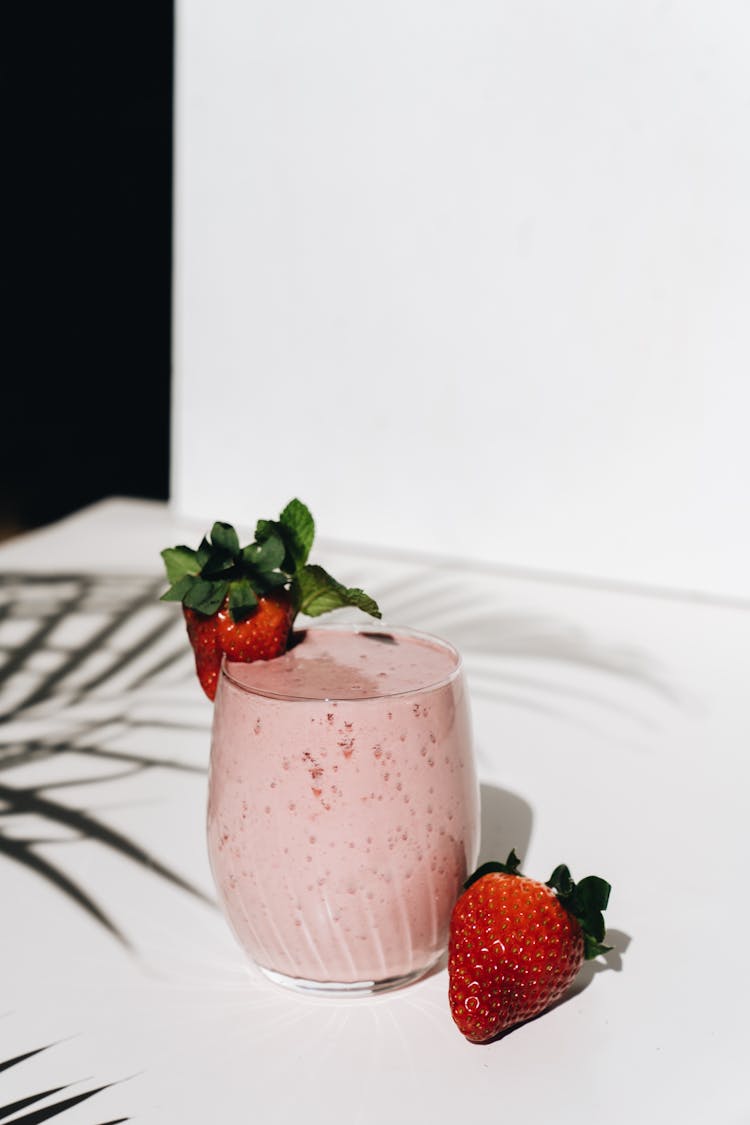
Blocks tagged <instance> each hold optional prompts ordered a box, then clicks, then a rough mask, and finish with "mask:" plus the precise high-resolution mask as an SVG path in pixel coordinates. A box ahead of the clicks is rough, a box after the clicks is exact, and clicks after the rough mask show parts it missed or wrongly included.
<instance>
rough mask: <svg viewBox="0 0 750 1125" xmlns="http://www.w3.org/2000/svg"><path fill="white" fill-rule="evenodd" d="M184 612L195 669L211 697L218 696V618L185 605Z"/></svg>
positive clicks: (219, 659)
mask: <svg viewBox="0 0 750 1125" xmlns="http://www.w3.org/2000/svg"><path fill="white" fill-rule="evenodd" d="M182 612H183V613H184V615H185V621H186V622H187V633H188V637H189V639H190V644H191V645H192V646H193V652H194V653H195V670H196V672H197V673H198V679H199V680H200V682H201V687H202V688H203V690H204V691H205V693H206V695H207V696H208V698H209V699H211V700H213V699H214V697H215V696H216V688H217V686H218V683H219V671H220V670H221V649H220V648H219V643H218V635H217V632H216V619H215V617H209V616H208V615H207V614H205V613H198V611H197V610H195V609H190V608H189V607H188V606H186V605H184V606H183V607H182Z"/></svg>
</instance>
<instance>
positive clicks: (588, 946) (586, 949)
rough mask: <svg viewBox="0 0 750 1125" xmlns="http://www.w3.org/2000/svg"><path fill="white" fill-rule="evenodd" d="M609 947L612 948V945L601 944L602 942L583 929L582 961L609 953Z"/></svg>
mask: <svg viewBox="0 0 750 1125" xmlns="http://www.w3.org/2000/svg"><path fill="white" fill-rule="evenodd" d="M611 949H614V946H613V945H602V943H601V942H600V941H597V940H596V939H595V938H593V937H592V936H591V934H587V933H586V931H585V930H584V933H583V959H584V961H593V960H594V958H595V957H601V956H602V954H604V953H609V951H610V950H611Z"/></svg>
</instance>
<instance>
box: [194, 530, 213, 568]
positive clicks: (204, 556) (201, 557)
mask: <svg viewBox="0 0 750 1125" xmlns="http://www.w3.org/2000/svg"><path fill="white" fill-rule="evenodd" d="M196 556H197V559H198V562H199V563H200V566H201V569H203V567H204V566H205V564H206V563H207V562H208V560H209V558H210V557H211V544H210V543H209V541H208V539H207V538H206V536H205V535H204V536H203V538H202V539H201V542H200V547H199V548H198V550H197V551H196Z"/></svg>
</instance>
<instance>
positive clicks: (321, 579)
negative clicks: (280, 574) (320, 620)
mask: <svg viewBox="0 0 750 1125" xmlns="http://www.w3.org/2000/svg"><path fill="white" fill-rule="evenodd" d="M294 593H295V596H296V602H297V607H298V609H299V611H300V612H301V613H304V614H306V616H307V617H319V616H320V615H321V613H328V612H329V611H330V610H333V609H341V608H342V607H343V606H356V607H357V609H361V610H364V612H365V613H369V614H370V616H371V617H381V616H382V614H381V612H380V610H379V609H378V605H377V602H375V601H374V600H373V599H372V598H371V597H369V595H368V594H365V592H364V591H363V590H359V589H357V588H356V587H347V586H343V585H342V584H341V583H340V582H337V581H336V579H335V578H332V577H331V575H330V574H329V573H328V572H327V571H326V570H324V569H323V567H322V566H305V567H303V568H302V569H301V570H300V571H299V572H298V573H297V575H296V576H295V579H294Z"/></svg>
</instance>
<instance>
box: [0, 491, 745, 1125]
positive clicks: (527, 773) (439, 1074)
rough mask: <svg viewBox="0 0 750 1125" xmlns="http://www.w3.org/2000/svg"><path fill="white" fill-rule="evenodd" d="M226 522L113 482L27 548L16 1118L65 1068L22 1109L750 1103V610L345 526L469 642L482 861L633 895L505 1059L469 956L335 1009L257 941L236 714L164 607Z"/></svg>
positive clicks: (12, 688) (11, 859)
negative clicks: (213, 868)
mask: <svg viewBox="0 0 750 1125" xmlns="http://www.w3.org/2000/svg"><path fill="white" fill-rule="evenodd" d="M203 530H204V529H203V528H197V529H196V528H184V527H182V528H181V527H177V526H175V523H174V521H173V519H172V517H171V516H170V513H169V511H168V509H167V508H166V506H162V505H160V504H154V503H147V502H137V501H126V500H111V501H107V502H105V503H102V504H100V505H96V506H94V507H93V508H92V509H89V510H87V511H85V512H83V513H79V514H78V515H77V516H75V517H73V518H72V519H70V520H67V521H64V522H63V523H62V524H59V525H56V526H54V527H52V528H49V529H44V530H43V531H41V532H37V533H34V534H31V535H28V536H24V537H22V538H20V539H18V540H15V541H12V542H10V543H9V544H7V545H5V546H4V547H3V548H2V549H0V589H2V594H3V604H4V607H5V609H4V614H5V615H4V616H3V617H2V619H1V620H0V645H1V646H2V655H3V656H4V659H5V674H4V678H3V683H2V697H1V698H2V714H3V720H4V721H3V733H2V743H1V747H0V755H1V756H0V787H1V788H0V794H2V800H1V801H0V845H1V846H2V847H1V848H0V902H1V903H2V915H1V917H2V924H1V926H0V933H1V935H2V936H1V938H0V949H1V950H2V960H1V965H2V969H1V972H2V995H1V998H0V1063H2V1062H3V1061H5V1060H12V1059H15V1058H16V1057H18V1056H21V1055H25V1054H27V1053H28V1052H33V1051H37V1053H36V1054H34V1055H31V1056H30V1057H28V1058H26V1059H25V1060H24V1061H21V1062H17V1063H15V1064H14V1065H11V1066H7V1067H5V1069H3V1070H2V1071H0V1076H1V1079H2V1081H1V1082H0V1091H1V1093H0V1107H6V1106H8V1105H10V1104H11V1103H14V1102H16V1101H19V1102H22V1101H23V1100H24V1099H27V1098H32V1097H34V1096H36V1095H37V1094H40V1093H42V1092H44V1091H50V1090H53V1089H54V1088H57V1087H64V1089H60V1090H59V1092H57V1093H49V1094H47V1096H46V1097H44V1098H42V1099H39V1100H37V1101H34V1102H33V1103H32V1102H29V1103H28V1105H27V1106H26V1107H25V1108H23V1107H22V1106H19V1108H18V1110H17V1112H16V1113H14V1114H12V1115H10V1117H9V1118H8V1121H9V1125H12V1123H13V1122H25V1121H32V1120H33V1121H40V1120H47V1117H44V1116H34V1117H32V1116H30V1115H32V1114H34V1113H37V1114H40V1113H41V1111H42V1110H43V1109H45V1108H47V1107H50V1110H51V1109H52V1107H55V1106H57V1107H58V1110H57V1111H56V1113H55V1116H54V1120H60V1121H61V1122H65V1123H66V1125H76V1123H80V1125H95V1123H96V1125H103V1123H105V1122H106V1123H111V1122H115V1121H118V1120H124V1119H133V1120H137V1121H138V1122H140V1123H142V1125H151V1123H157V1122H158V1123H173V1122H174V1123H179V1125H185V1123H192V1122H196V1123H198V1122H200V1123H201V1125H205V1123H207V1122H213V1121H221V1122H228V1123H234V1122H238V1123H239V1122H243V1123H244V1122H250V1121H252V1122H258V1123H262V1125H275V1123H277V1122H278V1123H281V1122H287V1121H292V1120H300V1121H307V1122H321V1123H322V1122H334V1123H338V1122H341V1123H346V1125H375V1123H377V1125H381V1123H382V1122H385V1121H390V1122H396V1123H398V1122H402V1121H403V1122H430V1123H433V1122H435V1123H438V1122H440V1123H442V1122H445V1123H446V1125H447V1123H448V1122H450V1123H454V1122H455V1121H457V1120H482V1121H499V1120H506V1121H523V1122H525V1123H537V1122H538V1123H545V1125H547V1123H550V1122H555V1123H567V1122H570V1123H575V1125H582V1123H589V1122H591V1123H593V1122H599V1121H606V1122H608V1123H609V1125H615V1123H622V1125H626V1123H627V1125H631V1123H632V1122H633V1121H635V1120H640V1121H647V1122H651V1121H654V1122H656V1121H662V1120H669V1121H679V1122H681V1123H682V1125H688V1123H690V1122H695V1123H700V1125H704V1123H705V1122H708V1121H712V1122H721V1123H722V1125H724V1123H730V1122H737V1123H739V1122H748V1121H750V1093H748V1092H747V1090H746V1082H745V1079H744V1075H743V1072H744V1069H745V1063H746V1060H747V1056H748V1053H750V1035H749V1034H748V1030H747V1010H746V1008H747V1000H748V985H747V978H748V974H747V969H746V966H745V957H744V954H745V944H746V938H745V935H746V931H747V927H748V925H749V924H750V909H749V908H748V900H747V893H748V892H747V889H746V875H747V870H748V860H750V847H749V846H748V828H747V821H746V812H745V810H746V806H747V793H748V783H749V782H750V766H749V765H748V749H749V748H750V718H749V717H748V713H749V710H750V708H748V706H747V701H748V686H749V685H750V612H748V607H747V606H744V605H739V604H737V605H732V604H727V603H724V604H722V603H718V602H714V601H711V600H710V599H698V598H695V599H686V598H682V597H674V596H670V595H668V594H666V593H665V594H661V595H658V594H650V593H644V592H634V591H627V590H618V589H612V588H607V587H605V586H600V587H595V586H593V585H591V584H589V585H586V584H580V583H575V582H573V581H561V580H549V579H542V578H540V577H538V576H537V577H535V576H527V575H522V574H513V573H508V572H504V571H503V570H502V569H500V568H498V569H496V570H490V569H488V568H482V567H479V566H471V565H468V564H466V565H462V564H460V563H451V562H446V561H440V560H430V559H425V558H403V557H400V556H399V555H398V554H397V553H394V554H392V555H390V556H388V557H385V556H384V557H376V556H375V555H373V553H372V552H370V551H366V550H363V549H355V548H348V547H345V546H342V545H341V544H336V545H334V544H330V543H328V544H327V543H325V542H323V543H321V544H320V545H319V547H318V549H317V555H316V557H317V560H318V561H320V562H322V563H323V564H324V565H327V566H328V567H329V568H330V569H331V570H332V571H334V573H336V575H337V577H340V578H341V579H342V580H344V581H346V582H347V583H350V584H357V585H362V586H364V587H365V588H366V589H368V590H369V591H371V592H372V593H373V594H374V595H375V596H376V597H377V598H378V599H379V601H380V603H381V605H382V607H383V608H384V611H385V617H386V620H387V621H389V622H390V623H392V624H407V625H412V626H415V627H419V628H424V629H428V630H430V631H432V632H437V633H441V634H443V635H445V636H447V637H448V638H450V639H452V640H453V641H454V642H455V643H456V644H457V645H458V646H459V647H460V648H461V650H462V651H463V653H464V656H465V658H466V664H467V669H468V674H469V684H470V688H471V693H472V702H473V710H474V720H475V733H476V749H477V756H478V762H479V769H480V776H481V780H482V783H483V817H484V819H483V847H482V858H483V859H486V858H489V857H491V856H494V857H496V858H504V857H505V855H506V854H507V852H508V851H509V849H510V847H511V846H515V848H516V850H517V851H518V853H519V855H521V856H522V857H523V859H524V870H525V871H527V872H528V873H529V874H532V875H536V876H538V877H541V878H547V876H548V875H549V873H550V872H551V870H552V868H553V867H554V866H555V865H556V864H557V863H558V862H561V861H562V862H567V863H568V864H569V866H570V867H571V869H572V871H573V874H574V876H578V877H582V876H583V875H585V874H589V873H595V874H600V875H603V876H605V877H607V878H608V879H609V880H610V881H611V883H612V885H613V893H612V898H611V901H610V908H609V910H608V912H607V917H608V922H609V926H610V930H609V940H610V943H611V944H613V945H614V947H615V949H614V951H613V952H612V953H611V954H609V955H608V957H607V958H606V960H602V961H601V962H598V963H596V964H595V965H593V966H587V967H585V968H584V970H583V971H582V974H581V977H580V978H579V981H578V983H577V985H576V986H575V987H574V989H573V990H572V993H571V995H570V997H569V999H567V1001H565V1002H564V1003H562V1004H560V1005H559V1006H558V1007H556V1008H555V1009H554V1010H552V1011H550V1012H549V1013H547V1014H546V1015H545V1016H543V1017H542V1018H541V1019H538V1020H536V1021H533V1022H532V1023H530V1024H527V1025H525V1026H523V1027H521V1028H519V1029H517V1030H516V1031H514V1032H513V1033H511V1034H510V1035H508V1036H507V1037H505V1038H503V1039H502V1040H500V1041H498V1042H496V1043H493V1044H490V1045H488V1046H483V1047H478V1046H473V1045H470V1044H469V1043H467V1042H465V1041H464V1040H463V1038H462V1037H461V1036H460V1034H459V1033H458V1032H457V1030H456V1029H455V1027H454V1025H453V1023H452V1021H451V1018H450V1015H449V1011H448V1007H447V999H446V989H447V976H446V972H445V970H442V971H440V972H439V973H436V974H434V975H433V976H431V977H430V978H428V979H426V980H424V981H422V982H420V983H419V984H417V985H414V986H412V987H411V988H408V989H405V990H403V991H401V992H397V993H392V994H390V995H386V996H382V997H379V998H377V999H373V1000H361V999H359V1000H349V1001H346V1000H327V999H313V998H309V997H300V996H296V995H294V994H289V993H288V992H286V991H284V990H282V989H280V988H277V987H275V986H273V985H271V984H269V983H267V982H266V981H264V980H263V979H262V978H261V977H260V976H259V974H257V973H256V972H255V971H254V970H253V969H252V968H251V967H249V966H248V965H247V963H246V961H245V959H244V957H243V954H242V953H241V952H240V950H239V949H238V948H237V947H236V945H235V943H234V940H233V938H232V937H231V935H230V932H229V930H228V928H227V926H226V924H225V922H224V921H223V919H222V917H221V916H220V914H219V912H218V910H217V909H216V907H215V905H214V902H213V888H212V885H211V880H210V875H209V871H208V864H207V859H206V854H205V846H204V801H205V768H206V762H207V755H208V739H209V724H210V718H211V706H210V704H209V703H208V702H207V701H206V700H205V699H204V698H203V696H202V694H201V692H200V689H199V687H198V685H197V681H195V679H194V677H193V673H192V669H191V654H190V651H189V648H188V645H187V641H186V639H185V636H184V629H183V625H182V620H181V615H180V613H179V609H178V607H176V606H174V605H168V604H164V603H159V602H158V601H157V595H158V592H159V591H160V590H161V589H163V586H164V584H163V582H162V578H161V569H160V568H161V563H160V560H159V557H158V552H159V550H160V548H161V547H163V546H167V545H171V544H173V543H177V542H180V541H188V542H192V541H193V540H195V541H196V542H197V540H198V538H199V537H200V534H201V532H202V531H203ZM41 1048H44V1049H43V1050H40V1049H41ZM100 1087H106V1088H105V1089H99V1088H100ZM92 1091H98V1092H96V1093H92ZM89 1094H90V1095H91V1096H87V1097H85V1100H81V1101H79V1102H78V1103H77V1104H71V1105H70V1106H69V1108H65V1109H64V1111H62V1110H60V1109H59V1105H60V1104H61V1103H67V1102H68V1101H69V1100H70V1099H76V1098H78V1097H79V1096H81V1097H83V1096H84V1095H89ZM50 1116H51V1114H50Z"/></svg>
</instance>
